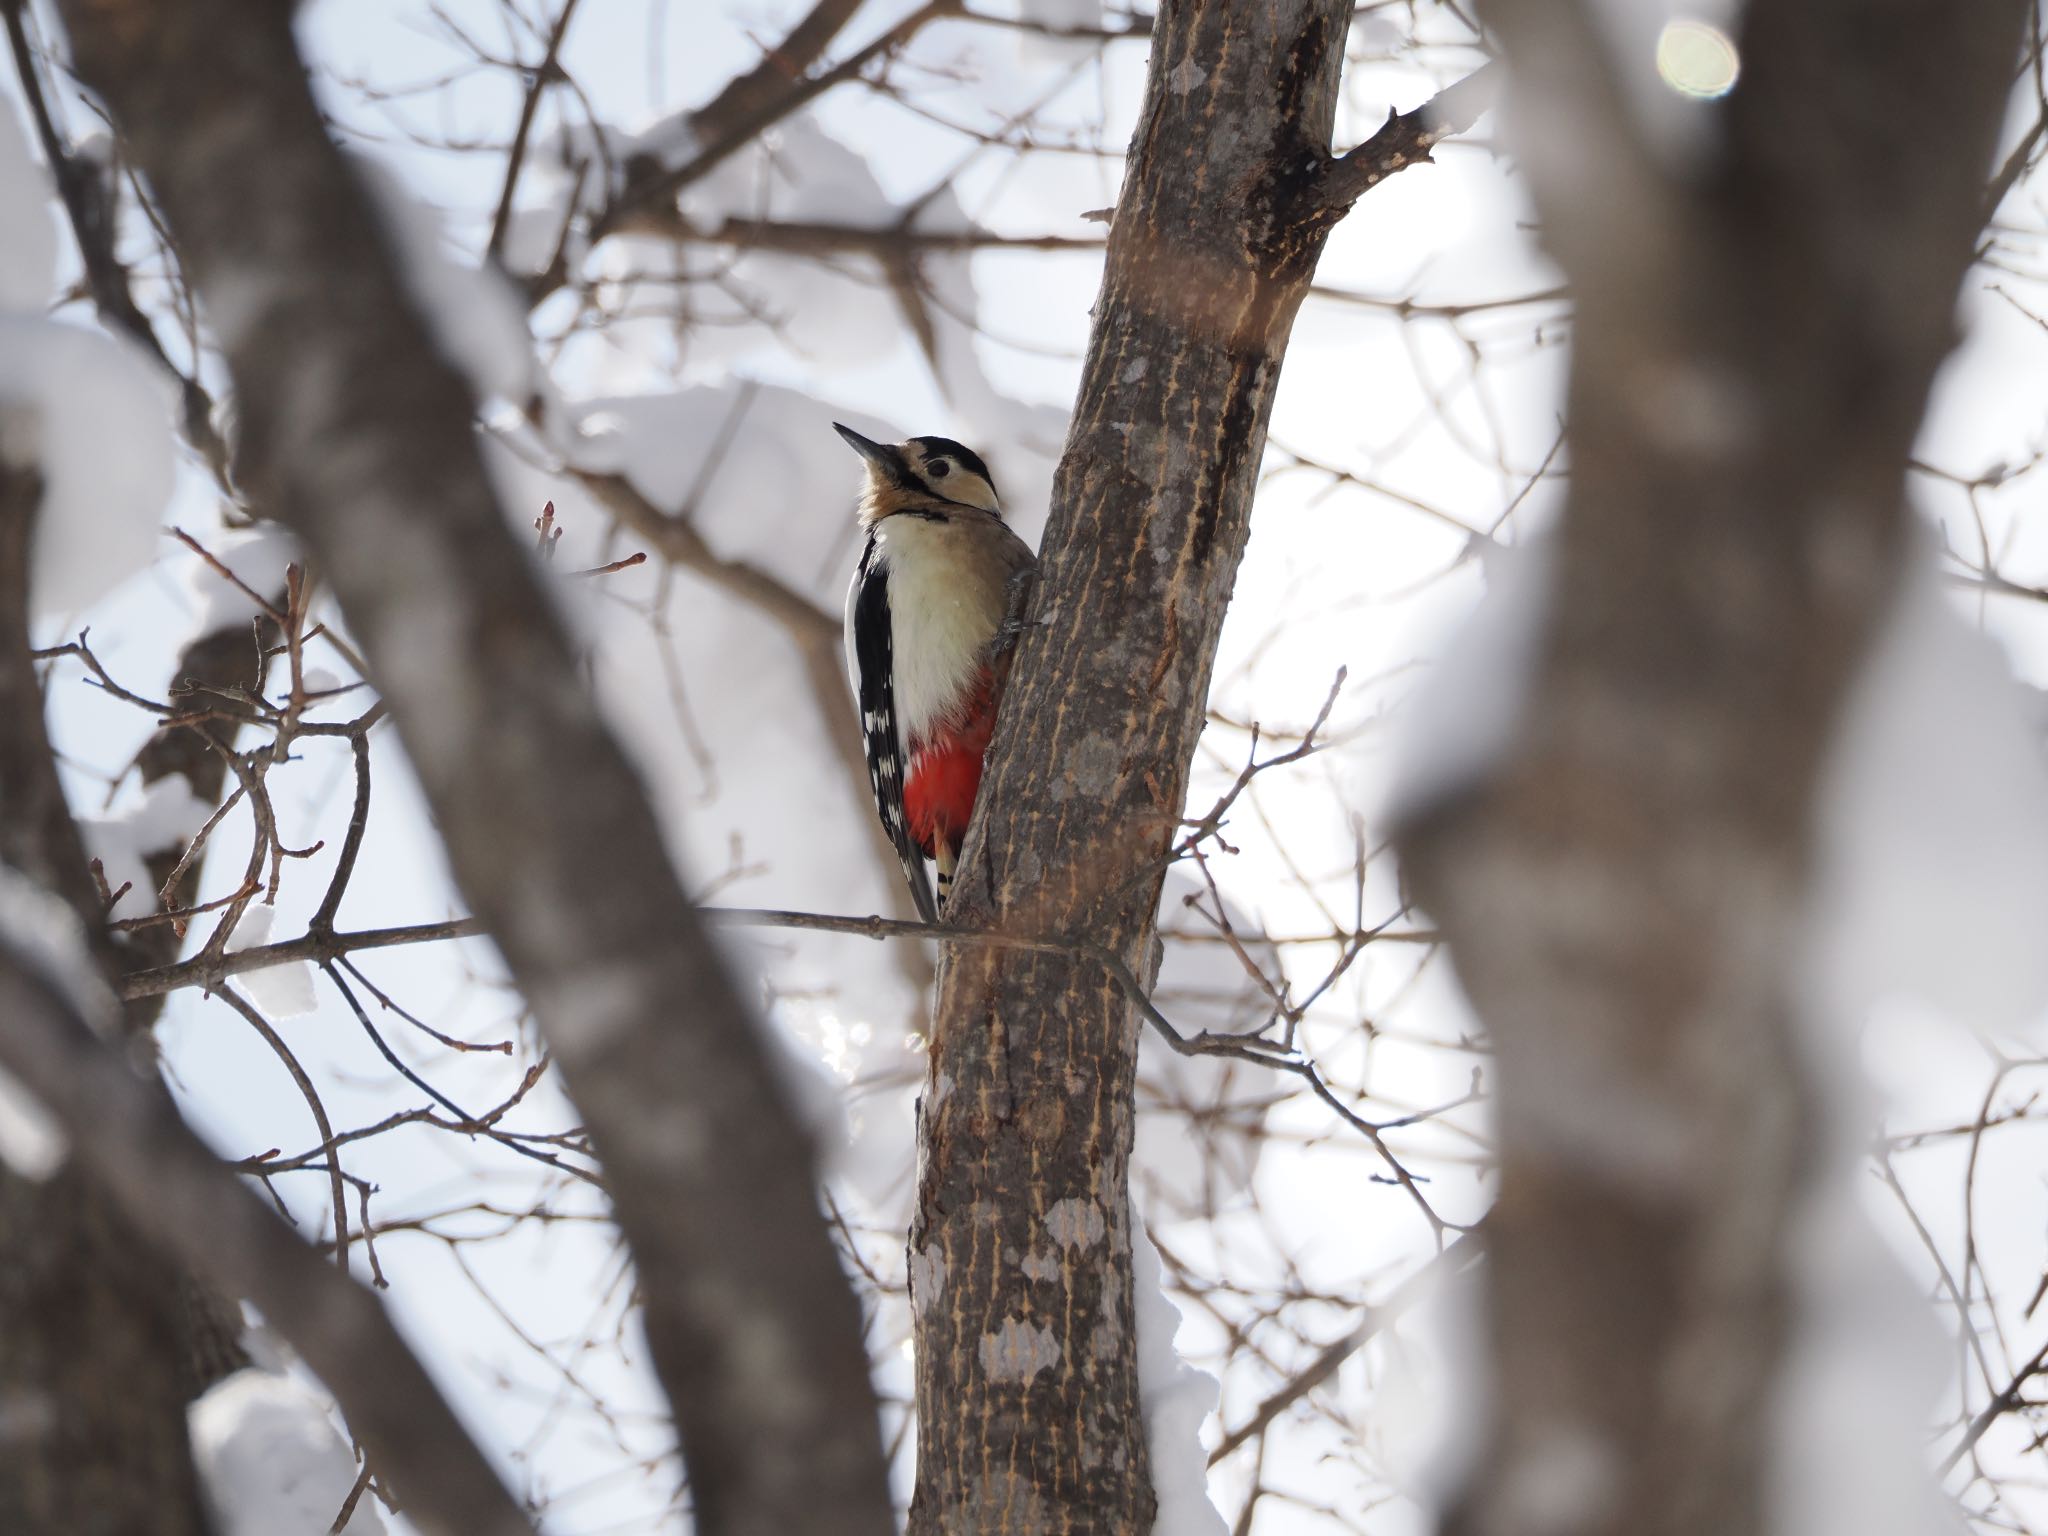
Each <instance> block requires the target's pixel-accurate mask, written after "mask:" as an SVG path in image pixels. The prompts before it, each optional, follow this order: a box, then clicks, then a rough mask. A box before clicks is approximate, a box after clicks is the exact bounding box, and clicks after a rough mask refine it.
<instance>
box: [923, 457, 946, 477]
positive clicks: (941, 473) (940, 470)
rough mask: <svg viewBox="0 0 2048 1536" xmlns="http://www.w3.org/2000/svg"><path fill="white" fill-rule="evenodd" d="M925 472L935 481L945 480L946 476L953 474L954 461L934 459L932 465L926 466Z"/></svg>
mask: <svg viewBox="0 0 2048 1536" xmlns="http://www.w3.org/2000/svg"><path fill="white" fill-rule="evenodd" d="M924 472H925V473H926V474H928V475H930V476H931V477H932V478H933V479H934V480H943V479H945V478H946V476H948V475H950V474H951V473H953V461H952V460H951V459H933V460H932V461H931V463H929V464H927V465H925V467H924Z"/></svg>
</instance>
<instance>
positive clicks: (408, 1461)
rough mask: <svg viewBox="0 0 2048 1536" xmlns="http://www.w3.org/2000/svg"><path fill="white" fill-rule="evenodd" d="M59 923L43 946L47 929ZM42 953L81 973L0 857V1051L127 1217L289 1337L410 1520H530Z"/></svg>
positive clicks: (300, 1245) (364, 1300)
mask: <svg viewBox="0 0 2048 1536" xmlns="http://www.w3.org/2000/svg"><path fill="white" fill-rule="evenodd" d="M67 933H68V935H69V937H68V939H67V940H65V942H64V944H63V946H62V948H61V949H59V950H58V951H57V953H56V954H54V955H53V954H52V950H53V948H55V947H56V946H55V943H54V940H53V935H63V934H67ZM56 963H62V964H63V966H64V974H65V975H67V976H78V975H89V974H90V973H91V962H90V960H89V959H87V958H86V956H85V952H84V946H83V935H82V933H81V931H80V930H79V928H78V925H77V923H76V920H75V919H72V917H71V914H70V913H69V912H68V911H67V910H65V909H64V908H63V907H62V905H61V904H60V903H58V902H57V901H56V899H55V898H53V897H50V896H48V895H45V894H44V893H43V892H41V891H39V890H37V889H35V888H34V887H33V886H32V885H30V884H29V882H27V881H26V880H25V879H23V877H22V876H21V875H19V874H17V873H16V872H15V871H13V870H12V869H9V868H0V1016H4V1017H5V1018H6V1020H7V1028H6V1029H4V1030H0V1066H4V1067H5V1068H6V1070H7V1071H8V1072H9V1073H11V1074H12V1075H13V1076H15V1077H16V1078H19V1079H20V1080H21V1082H22V1083H23V1084H25V1085H26V1086H27V1088H28V1089H29V1091H30V1092H31V1093H32V1094H34V1095H35V1096H36V1098H38V1099H39V1100H41V1102H42V1104H43V1105H44V1107H45V1108H46V1109H48V1110H49V1112H50V1113H51V1114H52V1115H53V1116H54V1117H55V1119H56V1121H57V1123H58V1124H59V1125H60V1126H62V1127H63V1129H64V1132H65V1134H66V1136H67V1137H68V1138H69V1140H70V1143H71V1148H72V1155H73V1156H75V1157H77V1158H78V1159H79V1160H80V1161H81V1162H82V1163H84V1164H85V1165H86V1166H87V1167H88V1168H90V1169H91V1170H92V1172H93V1174H94V1175H95V1176H96V1177H97V1178H98V1179H99V1181H100V1182H101V1184H102V1185H103V1186H104V1187H105V1188H106V1189H107V1190H109V1191H110V1192H111V1193H112V1194H113V1196H114V1198H115V1200H116V1201H118V1202H119V1204H120V1206H121V1208H122V1210H123V1211H125V1212H126V1214H127V1216H128V1218H129V1220H131V1221H133V1222H134V1223H135V1224H136V1225H137V1226H138V1227H139V1228H141V1229H142V1230H143V1231H144V1232H146V1233H148V1234H149V1236H150V1237H151V1238H152V1239H153V1240H154V1241H156V1242H158V1243H160V1244H162V1245H163V1247H164V1248H165V1249H167V1250H169V1251H170V1252H173V1253H175V1254H177V1255H178V1257H179V1258H180V1259H181V1260H182V1261H183V1262H184V1263H186V1264H189V1265H190V1266H191V1267H192V1268H193V1269H194V1270H196V1271H198V1272H199V1273H200V1274H202V1275H204V1276H206V1277H207V1278H208V1279H209V1280H211V1281H212V1282H213V1283H214V1284H216V1285H218V1286H219V1287H221V1288H222V1289H223V1290H225V1291H227V1292H228V1293H230V1294H232V1295H236V1296H245V1297H247V1298H248V1299H249V1300H250V1301H252V1302H253V1303H255V1305H256V1306H257V1308H258V1309H259V1310H261V1312H262V1313H263V1316H264V1318H265V1320H266V1321H268V1322H269V1323H271V1324H272V1325H273V1326H274V1327H276V1328H277V1329H278V1330H279V1331H280V1332H282V1333H283V1334H284V1335H285V1336H286V1337H287V1338H289V1339H290V1340H291V1341H292V1344H293V1347H295V1348H296V1349H297V1350H298V1351H299V1353H300V1354H301V1355H302V1356H303V1357H304V1358H305V1361H306V1363H307V1365H309V1366H310V1367H311V1368H312V1370H313V1372H314V1374H315V1375H317V1376H318V1377H319V1378H320V1380H321V1381H322V1382H323V1383H324V1384H325V1385H326V1387H327V1389H328V1390H329V1391H330V1392H332V1393H333V1394H334V1399H335V1401H336V1402H337V1403H339V1404H340V1405H341V1410H342V1413H343V1414H344V1415H345V1416H346V1417H347V1419H348V1425H349V1429H350V1431H351V1432H352V1433H353V1434H354V1435H356V1436H357V1437H358V1438H359V1439H360V1440H361V1441H362V1442H363V1444H364V1445H365V1446H366V1447H367V1448H368V1451H369V1454H370V1457H371V1459H372V1460H373V1461H374V1462H375V1463H376V1465H377V1468H378V1472H379V1475H380V1476H388V1477H389V1478H390V1479H391V1480H392V1482H393V1483H394V1484H396V1485H397V1486H398V1488H399V1489H401V1490H402V1491H403V1493H404V1495H405V1499H406V1513H407V1515H408V1516H409V1517H410V1518H411V1519H412V1521H413V1522H414V1523H415V1524H417V1525H419V1526H420V1527H421V1528H422V1530H424V1531H428V1532H432V1533H445V1536H532V1530H533V1527H532V1526H531V1525H530V1524H529V1523H528V1521H527V1520H526V1517H525V1516H524V1515H523V1514H521V1513H520V1511H519V1508H518V1506H517V1505H516V1504H514V1503H513V1501H512V1498H511V1496H510V1495H509V1494H508V1493H507V1492H506V1491H505V1488H504V1486H503V1485H502V1484H501V1483H500V1482H499V1481H498V1479H497V1476H496V1474H495V1473H493V1472H492V1471H491V1468H490V1465H489V1463H488V1462H486V1461H485V1460H484V1457H483V1454H482V1452H480V1451H479V1450H478V1449H477V1448H476V1445H475V1443H474V1442H472V1441H471V1439H470V1438H469V1436H468V1434H467V1433H466V1432H465V1431H464V1430H463V1428H462V1426H461V1424H460V1423H458V1422H457V1420H456V1418H455V1415H454V1413H453V1412H452V1411H451V1410H450V1409H449V1407H448V1404H447V1402H446V1401H445V1400H444V1399H443V1398H442V1396H441V1393H440V1389H439V1388H437V1387H436V1386H435V1385H434V1382H433V1379H432V1378H431V1377H429V1376H428V1375H427V1373H426V1372H425V1371H424V1370H423V1369H421V1367H420V1363H419V1361H418V1360H416V1359H415V1358H414V1357H413V1354H412V1351H411V1350H409V1349H407V1348H406V1346H405V1343H404V1341H403V1340H402V1339H400V1338H399V1336H398V1332H397V1330H396V1329H395V1328H394V1327H393V1326H392V1324H391V1319H390V1318H389V1317H388V1316H387V1315H386V1314H385V1312H384V1309H383V1308H382V1307H381V1306H379V1305H378V1304H377V1302H376V1301H375V1300H373V1299H372V1298H371V1297H370V1295H369V1294H368V1293H367V1292H365V1291H364V1290H363V1289H362V1287H360V1286H358V1285H357V1284H356V1283H355V1282H354V1281H352V1280H350V1279H349V1278H348V1277H347V1276H346V1275H344V1274H342V1273H341V1272H339V1271H338V1270H336V1269H334V1268H332V1267H331V1266H329V1265H328V1264H327V1263H326V1262H325V1261H323V1260H322V1259H321V1257H320V1255H319V1253H318V1252H317V1251H316V1250H315V1249H313V1248H311V1247H309V1246H308V1245H307V1244H305V1243H304V1242H302V1241H300V1240H299V1238H298V1237H297V1236H295V1235H294V1234H293V1233H292V1231H291V1229H290V1228H288V1227H287V1226H285V1224H284V1223H283V1222H282V1221H280V1220H278V1218H277V1217H275V1216H274V1215H272V1214H271V1212H270V1211H269V1209H268V1208H267V1207H266V1206H265V1205H264V1203H263V1200H262V1198H261V1197H260V1196H259V1195H257V1194H256V1192H255V1191H254V1190H252V1189H250V1188H248V1187H247V1186H246V1185H244V1184H243V1183H241V1181H240V1180H238V1179H237V1178H236V1177H235V1176H234V1175H233V1174H232V1173H230V1172H229V1171H228V1169H227V1168H226V1167H225V1166H224V1165H223V1164H222V1163H221V1161H220V1160H219V1159H218V1158H217V1157H215V1156H214V1154H213V1153H212V1151H210V1150H209V1149H208V1148H207V1146H206V1145H205V1143H203V1142H202V1141H201V1140H200V1139H199V1137H198V1136H197V1135H196V1134H195V1133H194V1132H193V1131H192V1130H191V1129H190V1128H189V1127H188V1126H187V1125H186V1124H185V1122H184V1121H183V1120H182V1119H181V1118H179V1115H178V1112H177V1110H176V1109H175V1108H174V1107H173V1106H172V1104H171V1102H170V1100H169V1098H168V1097H166V1096H165V1095H164V1094H162V1093H161V1092H158V1091H156V1089H155V1088H154V1087H153V1086H152V1085H151V1084H150V1083H149V1082H148V1081H147V1080H146V1079H144V1078H143V1077H141V1076H139V1075H137V1073H136V1072H135V1071H134V1069H133V1068H131V1066H130V1065H129V1064H128V1062H127V1061H125V1060H124V1059H123V1058H122V1056H121V1055H119V1054H118V1053H116V1052H115V1051H114V1050H113V1049H111V1048H110V1047H108V1046H106V1045H104V1044H102V1043H101V1042H100V1041H99V1040H98V1039H96V1038H95V1037H94V1033H93V1029H92V1027H91V1026H90V1025H89V1024H88V1023H87V1022H86V1018H85V1017H83V1016H82V1014H90V1015H91V1016H92V1017H94V1018H99V1017H102V1016H104V1017H105V1018H106V1019H108V1020H111V1019H113V1018H115V1017H117V1016H118V1015H117V1008H116V1004H115V1002H114V999H113V997H112V995H111V994H110V993H107V992H105V991H100V992H99V993H98V994H97V995H93V996H84V997H80V996H73V997H68V998H67V997H66V996H64V995H63V994H61V993H60V992H59V990H58V989H57V987H56V986H55V985H53V984H52V982H51V981H50V980H49V979H48V978H47V976H46V975H45V974H44V972H45V971H47V970H48V969H49V968H51V967H52V966H53V964H56ZM339 1214H340V1213H339V1212H337V1216H339Z"/></svg>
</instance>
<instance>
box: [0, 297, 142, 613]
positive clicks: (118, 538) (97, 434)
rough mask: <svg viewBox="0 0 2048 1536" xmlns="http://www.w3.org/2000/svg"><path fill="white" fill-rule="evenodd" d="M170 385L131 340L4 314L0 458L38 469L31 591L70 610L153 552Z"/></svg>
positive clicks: (40, 602)
mask: <svg viewBox="0 0 2048 1536" xmlns="http://www.w3.org/2000/svg"><path fill="white" fill-rule="evenodd" d="M171 410H172V397H171V390H170V385H169V382H168V381H167V380H166V379H165V378H164V376H163V375H162V374H161V373H160V372H159V371H158V370H157V369H155V368H154V367H152V366H151V365H150V364H149V363H148V362H146V361H145V360H144V359H143V358H142V356H141V355H140V354H139V353H138V352H136V351H135V349H134V348H133V347H131V346H130V345H129V344H128V343H126V342H124V341H120V340H117V339H115V338H114V337H111V336H108V335H106V334H105V333H104V332H100V331H89V330H84V329H81V328H80V327H78V326H74V325H66V324H63V323H61V322H58V321H52V320H44V319H41V318H39V317H29V316H24V315H18V314H6V313H0V459H4V460H6V461H7V462H8V463H10V464H13V465H16V466H18V467H24V468H34V469H36V470H38V471H39V472H40V473H41V475H42V479H43V500H42V505H41V507H40V508H39V510H38V511H37V514H36V533H35V558H34V563H33V568H32V571H31V575H30V598H31V603H32V606H33V608H34V611H35V613H36V615H37V616H38V617H39V618H48V617H52V616H55V615H59V614H66V613H70V612H73V611H75V610H77V609H79V608H83V607H85V606H86V605H88V604H90V603H92V602H94V601H96V600H97V599H99V598H101V597H103V596H105V595H106V594H107V593H108V592H110V591H112V590H113V589H114V588H115V587H116V586H117V585H119V584H120V583H121V582H122V581H124V580H126V579H127V578H128V577H130V576H132V575H134V574H135V573H136V572H137V571H139V570H141V569H142V568H143V567H144V566H146V565H148V564H149V562H150V560H151V558H152V557H153V556H154V555H155V553H156V548H157V537H158V535H157V522H158V518H159V516H160V514H161V513H162V511H163V507H164V502H165V501H166V500H167V499H168V498H169V496H170V492H171V470H172V454H171Z"/></svg>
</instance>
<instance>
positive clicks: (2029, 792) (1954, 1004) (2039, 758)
mask: <svg viewBox="0 0 2048 1536" xmlns="http://www.w3.org/2000/svg"><path fill="white" fill-rule="evenodd" d="M2037 713H2038V711H2037V708H2036V703H2035V698H2034V696H2032V695H2031V694H2030V693H2029V691H2028V690H2026V689H2024V688H2022V687H2021V685H2020V684H2019V683H2018V682H2016V681H2015V680H2014V679H2013V677H2012V674H2011V671H2010V669H2009V668H2008V666H2007V664H2006V661H2005V658H2004V656H2003V655H2002V654H2001V653H2000V652H1999V650H1998V648H1997V646H1996V645H1995V644H1994V643H1993V642H1992V641H1991V640H1990V639H1988V638H1987V637H1986V636H1984V635H1983V634H1981V633H1977V632H1975V631H1973V630H1971V629H1970V628H1968V627H1967V626H1966V625H1965V623H1964V621H1963V619H1962V618H1961V617H1960V615H1959V614H1958V613H1957V612H1956V610H1955V609H1954V608H1953V607H1952V606H1951V605H1950V604H1949V603H1948V602H1947V601H1945V600H1944V599H1943V597H1942V595H1941V593H1940V592H1939V590H1938V589H1937V586H1936V577H1935V574H1934V572H1933V570H1932V567H1931V562H1928V561H1926V560H1924V559H1923V560H1922V561H1920V563H1919V564H1918V565H1917V567H1916V568H1915V570H1914V572H1913V575H1912V577H1911V579H1910V580H1909V581H1908V583H1907V584H1906V586H1905V587H1904V589H1903V591H1902V593H1901V595H1900V598H1899V600H1898V605H1897V608H1896V611H1895V612H1894V613H1893V614H1892V616H1891V618H1890V621H1889V622H1888V623H1887V625H1886V627H1885V629H1884V631H1883V633H1882V635H1881V636H1880V638H1879V641H1878V643H1877V646H1876V648H1875V652H1874V655H1873V658H1872V660H1871V662H1870V664H1869V665H1868V667H1867V668H1866V670H1865V673H1864V676H1863V678H1862V679H1861V681H1860V682H1859V683H1858V685H1857V687H1856V690H1855V693H1854V694H1853V696H1852V698H1851V700H1850V704H1849V709H1848V711H1847V714H1846V716H1845V719H1844V721H1843V724H1842V727H1841V730H1840V732H1839V734H1838V736H1837V740H1836V744H1835V747H1834V749H1833V753H1832V756H1831V761H1830V764H1829V766H1828V768H1827V770H1826V775H1825V778H1824V780H1823V783H1822V786H1821V791H1820V812H1819V822H1820V826H1819V859H1820V862H1819V869H1818V872H1817V874H1816V877H1815V887H1816V892H1817V894H1816V898H1815V917H1814V922H1815V929H1814V933H1813V936H1812V940H1811V942H1812V944H1813V946H1814V950H1813V960H1812V965H1813V968H1814V969H1813V976H1812V982H1813V985H1814V987H1815V988H1816V989H1817V994H1818V995H1817V997H1816V998H1815V999H1814V1002H1815V1005H1816V1006H1817V1007H1818V1008H1819V1009H1820V1011H1821V1012H1822V1013H1823V1014H1824V1015H1828V1016H1833V1017H1836V1018H1840V1019H1845V1020H1853V1021H1861V1020H1862V1019H1864V1018H1866V1017H1867V1016H1868V1014H1869V1012H1870V1010H1871V1008H1872V1007H1873V1006H1874V1005H1876V1004H1877V1003H1879V1002H1880V1001H1883V1000H1885V999H1900V998H1903V999H1911V1000H1914V1001H1917V1002H1919V1003H1922V1004H1924V1005H1925V1006H1927V1007H1930V1008H1932V1009H1934V1010H1936V1011H1937V1012H1941V1013H1945V1014H1948V1015H1949V1016H1951V1017H1953V1018H1955V1019H1956V1020H1958V1021H1960V1022H1968V1023H1975V1024H1976V1025H1977V1026H1978V1027H1979V1028H1981V1029H1985V1030H2002V1029H2009V1028H2013V1027H2016V1026H2018V1025H2020V1024H2022V1023H2025V1022H2027V1021H2029V1020H2031V1019H2032V1018H2034V1017H2035V1016H2036V1015H2037V1014H2038V1013H2039V1011H2040V1009H2041V1008H2042V1007H2043V1005H2044V1004H2048V945H2044V944H2043V943H2042V942H2041V932H2040V924H2041V914H2042V913H2043V912H2048V762H2044V759H2043V754H2042V745H2041V738H2040V735H2039V731H2038V727H2037V724H2036V722H2035V719H2034V717H2035V715H2036V714H2037Z"/></svg>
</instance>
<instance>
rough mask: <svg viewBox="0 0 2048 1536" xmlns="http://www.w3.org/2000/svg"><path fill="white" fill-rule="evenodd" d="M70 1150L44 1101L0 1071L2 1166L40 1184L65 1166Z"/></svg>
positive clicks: (12, 1076) (16, 1080) (2, 1069)
mask: <svg viewBox="0 0 2048 1536" xmlns="http://www.w3.org/2000/svg"><path fill="white" fill-rule="evenodd" d="M70 1149H71V1148H70V1143H69V1142H67V1141H66V1140H65V1138H64V1132H63V1131H62V1130H61V1129H59V1128H58V1125H57V1122H56V1120H55V1119H54V1118H52V1117H51V1115H50V1112H49V1111H48V1110H46V1109H44V1108H43V1105H42V1101H41V1100H40V1099H38V1098H37V1097H36V1096H35V1095H34V1094H32V1093H30V1092H29V1091H28V1089H27V1088H25V1087H24V1086H22V1083H21V1080H20V1079H19V1078H17V1077H15V1076H14V1075H13V1074H12V1073H10V1072H8V1071H6V1070H5V1069H4V1068H0V1163H5V1164H6V1165H7V1166H8V1167H10V1168H12V1169H13V1170H14V1171H15V1172H16V1173H18V1174H20V1175H21V1176H22V1177H23V1178H25V1179H34V1180H36V1181H37V1182H39V1183H40V1182H41V1181H42V1180H44V1179H47V1178H48V1177H49V1176H50V1175H51V1174H53V1173H55V1172H56V1171H57V1170H58V1169H59V1168H61V1167H62V1166H63V1165H64V1158H65V1155H66V1153H68V1152H69V1151H70Z"/></svg>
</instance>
